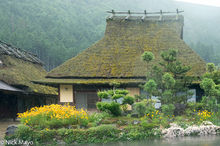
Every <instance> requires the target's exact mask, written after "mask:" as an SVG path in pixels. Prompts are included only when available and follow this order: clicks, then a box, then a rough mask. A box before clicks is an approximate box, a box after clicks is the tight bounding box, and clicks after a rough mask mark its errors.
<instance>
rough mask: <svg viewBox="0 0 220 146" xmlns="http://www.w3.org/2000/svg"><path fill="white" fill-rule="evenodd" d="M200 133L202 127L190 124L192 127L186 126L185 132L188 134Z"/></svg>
mask: <svg viewBox="0 0 220 146" xmlns="http://www.w3.org/2000/svg"><path fill="white" fill-rule="evenodd" d="M199 133H200V128H199V127H198V126H190V127H188V128H186V129H185V131H184V134H185V135H186V136H190V135H199Z"/></svg>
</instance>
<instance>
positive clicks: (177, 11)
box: [176, 9, 179, 20]
mask: <svg viewBox="0 0 220 146" xmlns="http://www.w3.org/2000/svg"><path fill="white" fill-rule="evenodd" d="M178 19H179V10H178V9H176V20H178Z"/></svg>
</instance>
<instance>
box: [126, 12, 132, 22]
mask: <svg viewBox="0 0 220 146" xmlns="http://www.w3.org/2000/svg"><path fill="white" fill-rule="evenodd" d="M130 16H131V11H130V10H128V16H126V17H125V20H128V18H129V17H130Z"/></svg>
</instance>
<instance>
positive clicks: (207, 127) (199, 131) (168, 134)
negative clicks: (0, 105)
mask: <svg viewBox="0 0 220 146" xmlns="http://www.w3.org/2000/svg"><path fill="white" fill-rule="evenodd" d="M170 125H171V127H170V128H168V129H164V130H162V134H163V137H165V138H172V137H180V136H191V135H216V134H218V132H219V131H220V126H216V125H213V124H212V123H211V122H209V121H204V122H203V123H202V124H201V125H200V126H197V125H193V126H189V127H188V128H186V129H183V128H181V127H180V126H178V125H177V124H175V123H171V124H170Z"/></svg>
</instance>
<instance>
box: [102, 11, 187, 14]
mask: <svg viewBox="0 0 220 146" xmlns="http://www.w3.org/2000/svg"><path fill="white" fill-rule="evenodd" d="M129 11H130V10H129ZM129 11H127V12H123V11H118V12H116V11H114V10H111V11H106V12H107V13H111V14H131V15H132V14H142V15H143V14H145V15H149V14H161V12H145V11H144V12H131V11H130V13H129ZM183 12H184V11H179V10H178V11H176V12H169V11H168V12H162V14H176V13H178V14H179V13H183Z"/></svg>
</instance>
